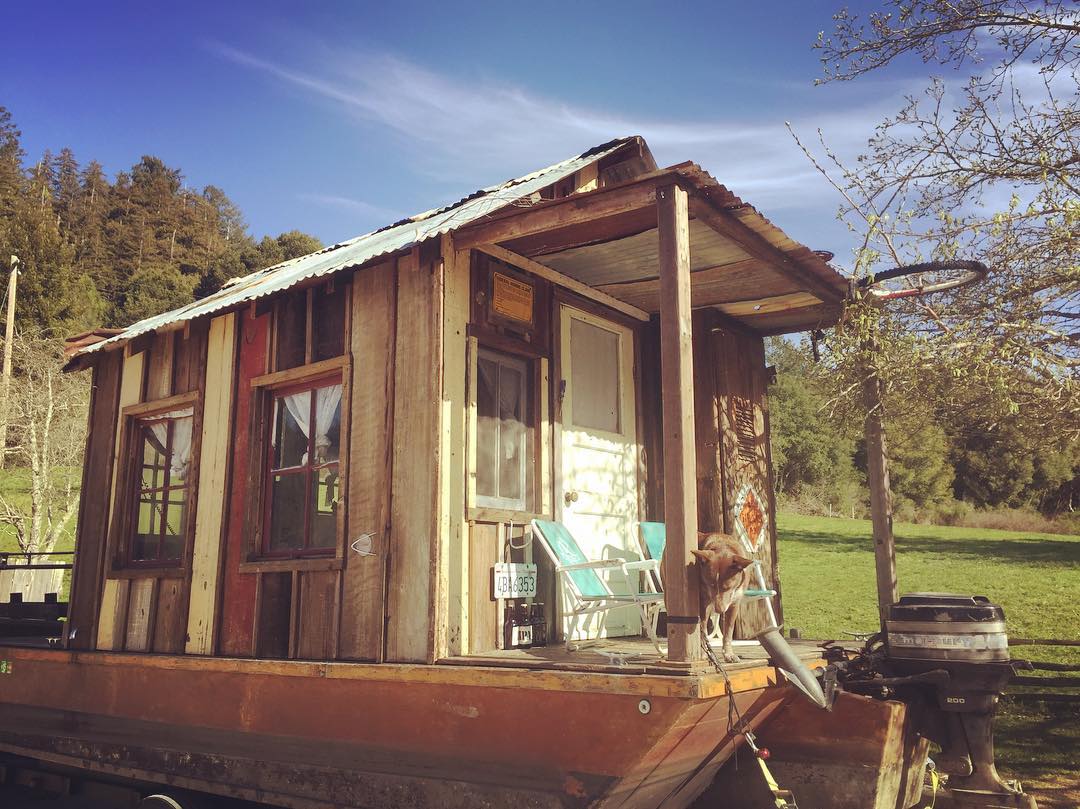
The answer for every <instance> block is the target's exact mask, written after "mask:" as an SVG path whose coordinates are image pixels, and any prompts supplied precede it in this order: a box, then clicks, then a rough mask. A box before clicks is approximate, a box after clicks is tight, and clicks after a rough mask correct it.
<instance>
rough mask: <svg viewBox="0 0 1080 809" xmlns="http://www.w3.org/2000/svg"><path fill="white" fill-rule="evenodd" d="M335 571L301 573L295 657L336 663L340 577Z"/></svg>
mask: <svg viewBox="0 0 1080 809" xmlns="http://www.w3.org/2000/svg"><path fill="white" fill-rule="evenodd" d="M339 576H340V574H339V572H338V571H336V570H308V571H303V572H301V573H300V576H299V579H300V594H299V617H298V619H297V633H298V634H297V642H296V656H297V657H299V658H301V659H302V660H333V659H334V657H335V656H336V649H337V637H336V635H337V626H338V617H337V616H338V609H339V602H338V577H339Z"/></svg>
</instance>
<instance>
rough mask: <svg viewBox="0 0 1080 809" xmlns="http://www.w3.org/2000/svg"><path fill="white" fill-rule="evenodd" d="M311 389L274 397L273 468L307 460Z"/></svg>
mask: <svg viewBox="0 0 1080 809" xmlns="http://www.w3.org/2000/svg"><path fill="white" fill-rule="evenodd" d="M310 421H311V391H309V390H305V391H301V392H300V393H292V394H289V395H288V396H282V397H279V398H278V399H275V400H274V435H273V442H274V468H275V469H288V468H290V467H293V466H303V465H304V464H305V463H307V455H308V429H310V424H309V422H310Z"/></svg>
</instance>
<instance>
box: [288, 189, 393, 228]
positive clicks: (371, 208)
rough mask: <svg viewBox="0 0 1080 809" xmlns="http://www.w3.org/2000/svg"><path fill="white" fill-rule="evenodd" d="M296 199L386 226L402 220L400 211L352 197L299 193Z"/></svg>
mask: <svg viewBox="0 0 1080 809" xmlns="http://www.w3.org/2000/svg"><path fill="white" fill-rule="evenodd" d="M297 198H298V199H300V200H301V201H302V202H307V203H310V204H313V205H319V206H322V207H324V208H337V209H339V210H344V211H347V212H349V213H353V214H356V215H358V216H359V217H361V218H363V219H365V220H367V219H371V220H374V221H377V222H379V223H381V224H387V223H389V222H396V221H397V220H399V219H402V218H403V216H404V215H403V214H402V213H401V212H400V211H396V210H394V209H392V208H385V207H383V206H382V205H375V204H374V203H371V202H367V201H366V200H362V199H353V198H352V197H343V196H339V195H337V194H318V193H307V192H305V193H301V194H297Z"/></svg>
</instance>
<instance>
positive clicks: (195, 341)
mask: <svg viewBox="0 0 1080 809" xmlns="http://www.w3.org/2000/svg"><path fill="white" fill-rule="evenodd" d="M208 331H209V324H208V323H196V324H193V325H192V326H191V327H190V328H189V329H188V330H187V331H185V332H166V333H163V334H156V335H154V336H153V337H152V338H148V340H147V341H146V343H144V345H143V350H141V351H139V352H138V353H135V354H132V355H131V356H128V357H125V359H124V365H123V371H122V376H121V383H120V399H119V408H118V411H117V412H116V416H115V421H114V424H115V427H116V434H115V442H114V447H115V451H114V456H113V457H114V469H113V474H112V483H111V497H110V503H111V510H110V517H111V528H110V531H109V538H108V551H107V557H106V559H105V563H104V566H103V568H104V569H103V575H104V588H103V595H102V600H101V604H102V606H101V613H100V618H99V625H98V632H97V636H98V648H100V649H122V650H125V651H154V652H166V653H171V654H176V653H179V652H181V651H183V650H184V645H185V638H186V635H187V612H188V600H189V597H190V583H191V565H192V553H193V545H194V543H193V542H192V535H193V533H194V522H195V521H196V520H197V516H198V498H197V497H196V496H194V492H193V493H192V494H193V496H192V497H191V498H190V500H189V510H188V515H187V521H188V522H187V525H188V527H187V528H186V529H185V534H186V536H185V541H184V551H183V556H182V557H181V560H180V563H179V565H178V566H176V567H175V568H169V569H150V570H145V571H123V570H120V568H121V564H120V562H121V560H122V559H123V558H124V554H125V547H126V543H127V541H128V537H127V531H128V522H127V518H128V515H129V513H130V512H129V506H130V496H131V489H132V486H133V485H135V483H134V481H135V478H134V477H133V475H135V470H134V468H132V464H130V463H128V454H129V453H130V452H131V444H130V441H131V436H128V435H125V434H124V431H125V428H126V425H125V423H124V417H123V412H122V411H123V408H124V407H126V406H128V405H133V404H139V403H152V402H154V401H157V400H159V399H166V398H168V397H170V396H174V395H177V394H184V393H196V394H198V398H196V400H195V402H194V404H193V406H192V410H193V417H192V442H193V443H192V449H191V465H190V469H189V478H188V485H189V486H191V487H194V486H195V485H196V481H197V480H198V478H199V470H200V455H201V453H200V444H201V441H200V438H199V436H200V434H201V429H202V423H203V417H202V391H203V389H204V386H205V374H206V359H207V340H208ZM80 553H81V550H80Z"/></svg>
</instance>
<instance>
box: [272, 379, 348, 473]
mask: <svg viewBox="0 0 1080 809" xmlns="http://www.w3.org/2000/svg"><path fill="white" fill-rule="evenodd" d="M313 392H314V394H315V429H316V431H317V432H316V434H315V461H316V463H325V462H326V461H334V460H337V458H330V457H328V456H329V450H330V446H331V443H332V442H331V441H330V428H331V427H332V426H333V424H334V413H335V412H336V411H337V409H338V405H339V404H340V403H341V385H327V386H326V387H325V388H316V389H315V391H310V390H305V391H301V392H300V393H293V394H291V395H289V396H285V397H283V398H284V400H285V407H287V408H288V410H289V415H290V416H292V417H293V420H294V421H295V422H296V424H297V426H298V427H299V428H300V431H301V432H302V433H303V434H304V437H305V438H311V394H312V393H313ZM307 462H308V457H307V453H306V452H305V453H304V456H303V457H302V458H301V459H300V463H301V464H306V463H307Z"/></svg>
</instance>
